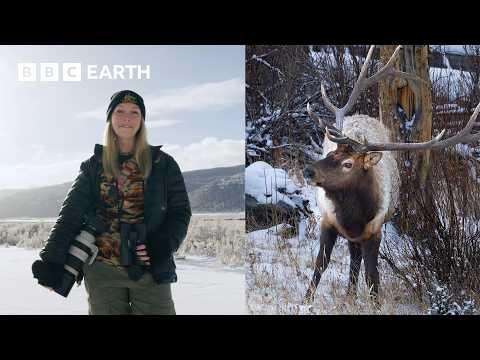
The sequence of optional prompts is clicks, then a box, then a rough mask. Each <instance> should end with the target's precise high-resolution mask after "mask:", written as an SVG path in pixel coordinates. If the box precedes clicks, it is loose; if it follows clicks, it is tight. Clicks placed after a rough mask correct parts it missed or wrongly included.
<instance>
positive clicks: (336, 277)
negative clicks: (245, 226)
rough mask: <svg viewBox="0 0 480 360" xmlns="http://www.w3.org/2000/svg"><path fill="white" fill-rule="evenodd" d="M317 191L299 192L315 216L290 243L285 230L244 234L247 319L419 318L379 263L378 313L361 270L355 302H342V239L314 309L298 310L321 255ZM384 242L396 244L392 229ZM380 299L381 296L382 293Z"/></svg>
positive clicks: (345, 268) (345, 267) (345, 269)
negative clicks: (266, 316)
mask: <svg viewBox="0 0 480 360" xmlns="http://www.w3.org/2000/svg"><path fill="white" fill-rule="evenodd" d="M315 191H316V189H315V188H313V187H304V188H302V195H301V196H302V197H303V198H304V199H308V200H309V201H310V208H311V209H312V210H313V211H314V216H312V217H310V218H308V219H303V220H302V221H301V223H300V226H299V234H298V235H297V236H295V237H292V236H291V234H289V231H288V230H289V229H288V228H289V226H288V225H285V224H280V225H277V226H273V227H271V228H269V229H265V230H258V231H254V232H251V233H248V234H247V240H246V241H247V274H246V282H247V307H248V311H249V313H251V314H420V313H422V310H421V309H419V308H418V307H417V306H415V305H413V304H410V303H409V299H408V298H407V296H406V294H405V289H403V288H402V287H401V286H400V284H399V283H398V281H397V280H396V279H395V278H394V277H393V276H392V275H391V273H390V271H389V268H388V266H387V265H386V264H385V263H384V262H383V261H381V260H379V264H380V265H379V271H380V276H381V280H380V281H381V283H380V287H381V291H382V289H383V292H384V299H385V300H386V301H385V302H384V303H383V305H382V307H381V308H380V310H376V309H375V308H374V307H373V306H372V304H371V303H370V301H368V297H367V293H368V292H367V288H366V285H365V280H364V268H363V264H362V268H361V271H360V278H359V281H358V298H357V300H353V299H352V298H351V297H347V296H346V290H347V285H348V273H349V262H350V255H349V251H348V244H347V241H346V240H345V239H343V238H341V237H339V238H338V240H337V243H336V245H335V247H334V249H333V252H332V257H331V261H330V264H329V266H328V268H327V270H326V271H325V272H324V274H323V276H322V278H321V280H320V283H319V286H318V288H317V291H316V297H315V300H314V302H313V304H312V305H309V306H305V305H303V304H302V301H303V297H304V295H305V292H306V290H307V287H308V284H309V281H310V279H311V277H312V274H313V267H314V263H315V260H316V257H317V254H318V249H319V241H318V237H319V231H320V230H319V223H320V217H321V214H320V212H319V211H320V210H319V208H318V204H317V203H316V197H315ZM383 231H384V237H389V240H390V241H389V244H395V242H397V241H398V239H399V237H398V235H397V234H396V232H395V231H394V228H393V226H391V224H386V225H384V228H383ZM380 295H382V293H380Z"/></svg>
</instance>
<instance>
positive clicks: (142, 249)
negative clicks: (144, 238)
mask: <svg viewBox="0 0 480 360" xmlns="http://www.w3.org/2000/svg"><path fill="white" fill-rule="evenodd" d="M137 258H138V260H141V261H143V262H144V263H145V264H146V265H150V257H149V256H148V254H147V247H146V246H145V245H138V246H137Z"/></svg>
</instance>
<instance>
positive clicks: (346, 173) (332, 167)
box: [303, 144, 382, 191]
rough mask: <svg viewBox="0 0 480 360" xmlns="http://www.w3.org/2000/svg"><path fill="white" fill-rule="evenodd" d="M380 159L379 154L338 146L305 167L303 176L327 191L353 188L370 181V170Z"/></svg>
mask: <svg viewBox="0 0 480 360" xmlns="http://www.w3.org/2000/svg"><path fill="white" fill-rule="evenodd" d="M381 159H382V153H381V152H368V153H363V152H357V151H355V149H354V148H353V147H352V146H350V145H349V144H339V145H338V147H337V149H336V150H334V151H331V152H329V153H328V154H327V156H326V157H325V158H324V159H322V160H320V161H317V162H315V163H313V164H311V165H308V166H307V167H305V169H304V171H303V176H304V177H305V180H307V182H308V183H309V184H310V185H314V186H320V187H323V188H324V189H325V190H327V191H329V190H330V191H336V190H341V189H348V188H354V187H357V186H358V185H361V183H362V182H369V181H370V180H371V179H370V174H369V173H370V169H371V168H372V167H373V166H375V165H376V164H377V163H378V162H379V161H380V160H381Z"/></svg>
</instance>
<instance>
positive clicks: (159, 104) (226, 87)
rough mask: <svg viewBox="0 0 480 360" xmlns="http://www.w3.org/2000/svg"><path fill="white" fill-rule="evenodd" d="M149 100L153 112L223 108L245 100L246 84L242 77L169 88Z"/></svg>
mask: <svg viewBox="0 0 480 360" xmlns="http://www.w3.org/2000/svg"><path fill="white" fill-rule="evenodd" d="M147 100H148V103H149V109H150V110H149V111H150V112H151V113H152V114H167V113H168V114H170V113H175V112H179V111H204V110H208V111H216V110H223V109H225V108H228V107H230V106H232V105H235V104H240V103H243V102H244V101H245V85H244V83H243V81H242V80H241V79H240V78H234V79H231V80H227V81H221V82H215V83H205V84H200V85H193V86H188V87H183V88H179V89H172V90H168V91H165V92H163V93H161V94H160V95H158V96H155V97H151V98H150V97H147V98H146V99H145V101H147Z"/></svg>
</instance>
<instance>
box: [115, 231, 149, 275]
mask: <svg viewBox="0 0 480 360" xmlns="http://www.w3.org/2000/svg"><path fill="white" fill-rule="evenodd" d="M145 244H146V241H145V224H144V223H136V224H129V223H120V265H122V266H125V267H127V272H128V276H129V278H130V279H131V280H134V281H137V280H139V279H140V277H141V276H142V275H143V273H144V272H145V266H147V265H146V264H145V262H144V261H142V260H140V259H139V258H138V257H137V246H139V245H145Z"/></svg>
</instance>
